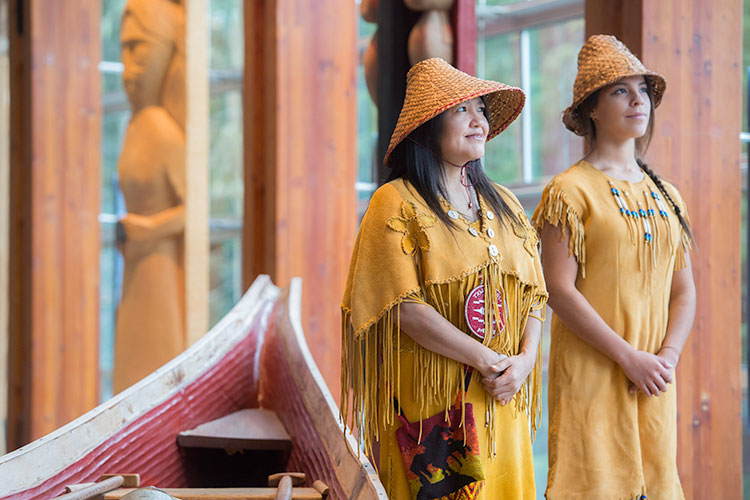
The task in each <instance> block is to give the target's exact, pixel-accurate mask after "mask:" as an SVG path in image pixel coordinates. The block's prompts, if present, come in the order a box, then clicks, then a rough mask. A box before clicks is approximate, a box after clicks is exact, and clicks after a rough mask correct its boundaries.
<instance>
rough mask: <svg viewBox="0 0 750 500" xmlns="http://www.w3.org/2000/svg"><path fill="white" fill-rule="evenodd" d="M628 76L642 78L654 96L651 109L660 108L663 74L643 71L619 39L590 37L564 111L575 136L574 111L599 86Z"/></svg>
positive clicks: (576, 129) (638, 61)
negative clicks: (570, 97)
mask: <svg viewBox="0 0 750 500" xmlns="http://www.w3.org/2000/svg"><path fill="white" fill-rule="evenodd" d="M629 76H644V77H646V79H647V80H648V81H649V84H650V85H651V89H652V91H653V96H654V108H656V107H657V106H659V104H660V103H661V98H662V96H663V95H664V90H666V88H667V81H666V80H665V79H664V77H663V76H662V75H660V74H659V73H656V72H654V71H651V70H649V69H646V67H645V66H644V65H643V63H642V62H641V61H640V60H639V59H638V58H637V57H635V56H634V55H633V53H632V52H630V50H628V48H627V47H626V46H625V44H624V43H622V42H621V41H620V40H618V39H617V38H615V37H614V36H612V35H592V36H590V37H589V39H588V40H586V43H584V44H583V47H581V51H580V52H579V53H578V74H577V75H576V81H575V84H574V85H573V104H571V105H570V106H569V107H568V109H566V110H565V111H564V112H563V123H564V124H565V126H566V127H567V128H568V129H569V130H570V131H571V132H575V133H576V134H580V128H578V127H576V124H577V123H579V122H580V119H581V117H579V116H576V115H575V111H576V109H577V108H578V106H580V105H581V103H582V102H583V101H585V100H586V98H587V97H588V96H590V95H591V94H593V93H594V92H596V91H597V90H599V89H600V88H602V87H606V86H607V85H611V84H613V83H615V82H616V81H618V80H621V79H623V78H627V77H629Z"/></svg>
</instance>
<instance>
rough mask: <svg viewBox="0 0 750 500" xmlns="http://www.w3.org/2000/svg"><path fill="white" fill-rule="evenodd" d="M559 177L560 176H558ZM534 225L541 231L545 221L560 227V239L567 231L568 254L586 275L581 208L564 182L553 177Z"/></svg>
mask: <svg viewBox="0 0 750 500" xmlns="http://www.w3.org/2000/svg"><path fill="white" fill-rule="evenodd" d="M558 177H559V176H558ZM531 220H532V223H533V224H534V227H535V228H536V229H537V231H539V232H540V233H541V231H542V227H543V226H544V224H545V223H549V224H552V225H553V226H555V227H557V228H559V229H560V239H561V240H563V239H564V238H565V236H566V229H567V232H568V233H569V234H570V239H569V240H568V255H573V256H574V257H575V259H576V261H577V262H578V265H579V266H580V268H581V276H582V277H584V278H585V277H586V237H585V233H584V226H583V220H582V219H581V209H580V208H579V207H578V206H577V203H576V202H575V200H573V199H572V198H571V195H570V194H569V193H567V192H566V190H565V189H564V187H563V186H562V183H561V182H559V181H558V180H557V178H555V179H553V180H552V181H551V182H550V183H549V184H548V185H547V187H546V188H545V189H544V192H543V193H542V200H541V202H540V203H539V206H538V207H537V208H536V210H535V211H534V215H533V216H532V218H531Z"/></svg>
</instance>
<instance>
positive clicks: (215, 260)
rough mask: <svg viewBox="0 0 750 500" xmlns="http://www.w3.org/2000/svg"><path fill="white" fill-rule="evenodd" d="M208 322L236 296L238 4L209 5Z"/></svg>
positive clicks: (219, 0) (214, 1)
mask: <svg viewBox="0 0 750 500" xmlns="http://www.w3.org/2000/svg"><path fill="white" fill-rule="evenodd" d="M209 6H210V18H209V19H210V25H209V29H210V36H211V42H210V56H211V59H210V66H209V67H210V79H211V83H210V92H211V101H210V127H211V131H210V134H211V136H210V143H209V147H210V151H209V155H210V159H209V200H210V225H211V235H210V238H211V255H210V259H209V265H210V283H209V286H210V292H209V301H210V304H209V307H210V310H209V321H210V326H213V325H214V324H216V322H218V321H219V320H220V319H221V318H222V317H223V316H224V315H225V314H226V313H227V312H228V311H229V310H230V309H231V308H232V306H234V304H235V303H236V302H237V300H238V299H239V298H240V295H241V294H242V213H243V193H244V188H243V167H242V144H243V142H242V69H243V66H244V46H245V41H244V37H243V29H242V27H243V21H242V19H243V18H242V0H210V2H209Z"/></svg>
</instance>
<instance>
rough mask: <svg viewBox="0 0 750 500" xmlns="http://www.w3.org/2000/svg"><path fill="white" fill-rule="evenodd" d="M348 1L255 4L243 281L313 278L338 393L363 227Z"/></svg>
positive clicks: (310, 308) (311, 300)
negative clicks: (344, 311) (347, 290)
mask: <svg viewBox="0 0 750 500" xmlns="http://www.w3.org/2000/svg"><path fill="white" fill-rule="evenodd" d="M259 4H262V5H259ZM346 5H347V6H344V7H342V3H341V2H337V1H335V0H318V1H315V2H309V1H307V0H269V1H267V2H255V1H252V0H246V2H245V33H246V34H247V36H246V50H245V57H246V63H245V72H246V73H245V83H244V85H245V87H244V90H245V97H244V98H245V113H244V127H245V131H244V134H245V148H246V149H245V160H244V162H245V193H246V198H245V214H244V238H243V243H244V245H245V250H244V272H243V274H244V282H245V283H249V282H250V281H251V280H252V278H253V276H254V275H255V274H257V273H259V272H266V273H268V274H270V275H271V276H272V278H273V280H274V281H275V282H276V283H278V284H280V285H282V286H285V285H286V284H287V283H288V282H289V280H290V279H291V278H292V277H294V276H300V277H302V278H303V279H304V282H305V283H306V287H305V290H304V293H303V300H302V307H303V324H304V328H305V332H306V333H307V337H308V342H309V344H310V345H311V346H312V352H313V356H314V358H315V360H316V362H317V363H318V366H319V367H320V369H321V372H322V373H323V376H324V378H325V380H326V382H327V383H328V385H329V387H331V391H332V392H333V393H334V394H336V393H337V390H338V387H339V364H340V358H339V356H340V344H339V343H340V339H339V337H340V332H339V329H340V324H341V318H340V309H339V306H340V304H341V297H342V296H343V291H344V285H345V282H346V276H347V271H348V266H349V258H350V257H351V249H352V243H353V239H354V232H355V228H356V207H355V191H354V183H355V180H356V170H357V169H356V161H357V160H356V129H357V122H356V76H355V75H356V64H357V53H356V31H357V30H356V20H357V17H356V12H355V8H356V5H355V4H354V3H353V2H352V3H349V4H346Z"/></svg>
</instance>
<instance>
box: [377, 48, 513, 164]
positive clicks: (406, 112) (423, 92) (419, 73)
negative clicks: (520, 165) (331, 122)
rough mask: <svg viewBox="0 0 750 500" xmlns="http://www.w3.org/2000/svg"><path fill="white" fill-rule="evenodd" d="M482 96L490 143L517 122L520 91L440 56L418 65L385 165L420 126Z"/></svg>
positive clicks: (410, 75)
mask: <svg viewBox="0 0 750 500" xmlns="http://www.w3.org/2000/svg"><path fill="white" fill-rule="evenodd" d="M480 96H486V97H485V101H486V103H487V115H488V117H489V125H490V128H489V133H488V134H487V140H488V141H489V140H490V139H492V138H493V137H495V136H496V135H497V134H499V133H500V132H502V131H503V130H505V128H506V127H508V125H510V124H511V122H512V121H513V120H515V119H516V117H517V116H518V115H519V114H520V113H521V109H522V108H523V103H524V101H525V100H526V96H525V95H524V93H523V91H522V90H521V89H519V88H516V87H511V86H510V85H505V84H504V83H499V82H493V81H491V80H482V79H480V78H476V77H473V76H471V75H467V74H466V73H464V72H463V71H459V70H457V69H456V68H454V67H453V66H451V65H450V64H448V63H447V62H446V61H445V60H443V59H441V58H439V57H433V58H431V59H425V60H424V61H420V62H418V63H417V64H415V65H414V66H413V67H412V68H411V69H410V70H409V73H408V74H407V75H406V97H405V98H404V105H403V107H402V108H401V114H400V115H399V117H398V122H396V129H395V130H394V131H393V135H392V136H391V143H390V145H389V146H388V151H386V153H385V159H384V162H385V164H386V165H387V164H388V157H389V156H390V155H391V153H392V152H393V150H394V149H395V147H396V146H397V145H398V144H399V143H400V142H401V141H403V140H404V139H405V138H406V136H408V135H409V134H411V133H412V132H413V131H414V130H415V129H417V128H418V127H419V126H420V125H422V124H423V123H425V122H426V121H428V120H430V119H432V118H434V117H436V116H437V115H439V114H440V113H442V112H443V111H445V110H446V109H448V108H451V107H453V106H455V105H457V104H460V103H462V102H466V101H468V100H470V99H473V98H475V97H480Z"/></svg>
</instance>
